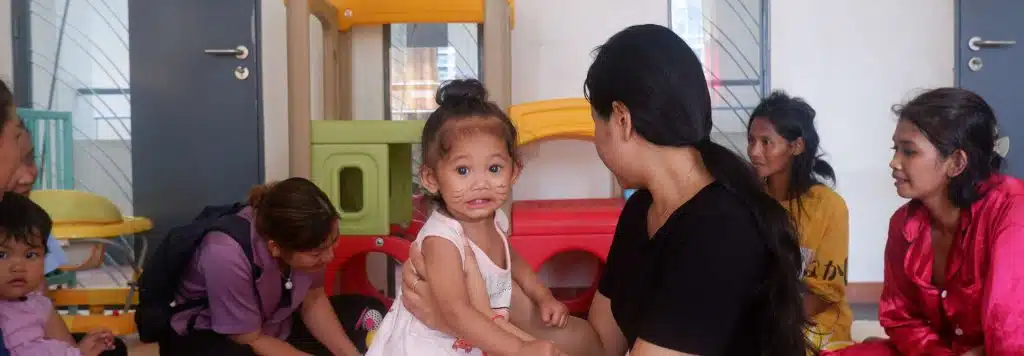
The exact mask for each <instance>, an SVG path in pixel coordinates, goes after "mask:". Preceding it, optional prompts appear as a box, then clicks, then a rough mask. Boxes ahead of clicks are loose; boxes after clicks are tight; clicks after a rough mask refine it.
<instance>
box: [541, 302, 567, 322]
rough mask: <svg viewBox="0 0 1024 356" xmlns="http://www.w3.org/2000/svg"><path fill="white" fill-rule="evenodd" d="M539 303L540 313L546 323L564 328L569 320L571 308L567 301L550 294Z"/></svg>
mask: <svg viewBox="0 0 1024 356" xmlns="http://www.w3.org/2000/svg"><path fill="white" fill-rule="evenodd" d="M538 304H539V305H540V315H541V318H542V319H543V320H544V324H547V325H548V326H554V327H559V328H563V327H565V324H566V323H568V322H569V308H568V307H566V306H565V303H562V302H560V301H558V299H555V297H554V296H551V295H548V296H547V297H546V298H544V299H543V300H540V301H538Z"/></svg>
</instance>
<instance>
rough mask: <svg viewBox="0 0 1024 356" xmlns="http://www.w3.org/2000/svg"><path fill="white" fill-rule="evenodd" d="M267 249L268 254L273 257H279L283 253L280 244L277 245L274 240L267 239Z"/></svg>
mask: <svg viewBox="0 0 1024 356" xmlns="http://www.w3.org/2000/svg"><path fill="white" fill-rule="evenodd" d="M267 250H269V251H270V256H272V257H274V258H281V255H283V253H282V251H281V245H278V244H277V242H274V240H269V241H267Z"/></svg>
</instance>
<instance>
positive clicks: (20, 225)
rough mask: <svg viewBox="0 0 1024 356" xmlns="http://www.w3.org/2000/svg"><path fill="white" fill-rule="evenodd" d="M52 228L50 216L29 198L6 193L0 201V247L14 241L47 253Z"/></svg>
mask: <svg viewBox="0 0 1024 356" xmlns="http://www.w3.org/2000/svg"><path fill="white" fill-rule="evenodd" d="M52 228H53V220H51V219H50V215H49V214H47V213H46V210H43V208H42V207H40V206H39V205H37V204H36V203H35V202H33V201H32V200H30V199H29V198H28V197H27V196H24V195H21V194H18V193H15V192H6V193H4V196H3V199H2V200H0V245H2V244H7V243H10V242H11V240H13V241H14V242H18V243H23V244H25V245H27V246H29V247H32V248H40V247H41V248H43V249H44V251H45V250H46V239H48V238H49V236H50V230H51V229H52Z"/></svg>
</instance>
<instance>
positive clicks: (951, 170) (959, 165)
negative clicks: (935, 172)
mask: <svg viewBox="0 0 1024 356" xmlns="http://www.w3.org/2000/svg"><path fill="white" fill-rule="evenodd" d="M946 161H947V162H948V163H949V166H948V167H947V168H946V175H947V176H949V177H950V178H953V177H956V176H958V175H960V174H961V173H963V172H964V171H965V170H967V152H964V150H956V151H953V154H951V155H949V158H947V159H946Z"/></svg>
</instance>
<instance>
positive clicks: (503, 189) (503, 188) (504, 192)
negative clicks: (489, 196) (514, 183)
mask: <svg viewBox="0 0 1024 356" xmlns="http://www.w3.org/2000/svg"><path fill="white" fill-rule="evenodd" d="M509 188H510V187H509V185H508V183H501V184H499V185H497V186H495V187H494V194H496V195H498V199H500V200H505V198H507V197H508V192H509V190H510V189H509Z"/></svg>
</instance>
